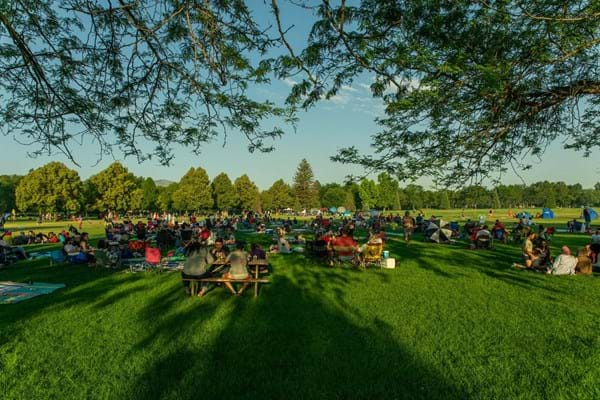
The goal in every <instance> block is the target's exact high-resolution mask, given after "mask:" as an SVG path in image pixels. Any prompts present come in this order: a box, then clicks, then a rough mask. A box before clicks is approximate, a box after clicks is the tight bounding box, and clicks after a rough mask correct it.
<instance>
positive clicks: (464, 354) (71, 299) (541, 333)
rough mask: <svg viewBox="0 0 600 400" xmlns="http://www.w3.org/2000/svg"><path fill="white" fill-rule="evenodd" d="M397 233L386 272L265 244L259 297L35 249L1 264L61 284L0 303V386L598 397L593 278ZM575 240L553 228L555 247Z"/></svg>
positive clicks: (81, 393)
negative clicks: (203, 290) (406, 239)
mask: <svg viewBox="0 0 600 400" xmlns="http://www.w3.org/2000/svg"><path fill="white" fill-rule="evenodd" d="M84 229H86V228H85V227H84ZM87 230H88V231H90V232H92V234H93V235H97V234H99V233H100V231H101V225H100V224H98V226H95V225H90V226H89V228H87ZM246 239H248V240H249V241H254V240H260V241H262V242H263V243H265V242H264V241H265V240H267V238H264V237H260V238H259V236H258V235H248V236H246ZM399 239H400V237H399V236H391V237H390V240H389V242H388V249H389V250H390V251H391V254H392V256H393V257H395V258H396V260H397V261H398V262H399V267H398V268H396V269H395V270H379V269H370V270H368V271H367V272H361V271H357V270H352V269H348V268H335V269H330V268H328V267H325V266H323V265H320V264H318V263H316V262H315V261H313V260H311V259H308V258H306V257H305V256H304V255H302V254H294V255H275V256H273V257H272V258H271V260H272V266H273V273H272V276H271V279H272V283H271V284H269V285H263V286H262V289H261V293H260V295H259V297H258V298H253V297H252V291H251V290H248V291H247V292H246V293H245V294H244V295H243V296H242V297H240V298H235V297H233V296H231V295H229V294H228V292H226V290H224V289H221V288H217V289H215V290H213V291H211V292H209V293H208V294H207V295H206V296H205V297H204V298H201V299H200V298H187V297H185V296H184V292H183V289H182V287H181V280H180V278H179V276H178V275H176V274H172V273H163V274H144V273H140V274H129V273H124V272H119V271H109V270H99V271H94V270H93V269H90V268H88V267H85V266H70V265H58V266H53V267H50V266H48V264H47V263H46V262H44V261H41V260H39V261H31V262H26V263H22V264H17V265H14V266H12V267H10V268H7V269H3V270H0V280H15V281H43V282H57V283H65V284H66V285H67V287H66V288H65V289H61V290H59V291H57V292H54V293H53V294H50V295H45V296H40V297H37V298H34V299H32V300H29V301H25V302H22V303H19V304H15V305H4V306H0V393H2V395H1V396H0V397H2V398H6V399H22V398H27V399H45V398H53V399H82V398H90V399H129V398H133V399H152V398H165V399H182V398H195V399H201V398H209V399H210V398H226V399H228V398H278V399H279V398H324V399H331V398H339V399H349V398H369V399H375V398H385V399H388V398H389V399H395V398H406V399H415V398H416V399H467V398H475V399H508V398H511V399H512V398H523V399H597V398H600V383H599V382H600V340H599V333H600V297H599V296H598V294H599V293H600V280H599V279H598V277H597V276H593V277H582V276H567V277H556V276H545V275H543V274H539V273H533V272H529V271H520V270H515V269H511V268H510V264H511V263H512V262H513V261H515V260H518V259H519V254H520V250H519V245H517V244H513V245H497V246H496V247H497V248H496V250H495V251H470V250H467V249H466V244H465V243H462V242H460V243H457V244H455V245H448V246H444V245H435V244H429V243H423V242H422V241H420V238H419V237H416V238H415V241H414V242H413V243H411V245H410V246H409V247H406V246H405V244H404V243H403V241H402V240H399ZM586 240H587V237H586V236H583V235H567V234H562V235H556V236H555V238H554V240H553V242H552V246H553V250H554V254H556V253H557V249H558V247H560V245H562V244H568V245H570V246H571V247H572V248H576V247H579V246H581V245H583V244H584V243H585V242H586Z"/></svg>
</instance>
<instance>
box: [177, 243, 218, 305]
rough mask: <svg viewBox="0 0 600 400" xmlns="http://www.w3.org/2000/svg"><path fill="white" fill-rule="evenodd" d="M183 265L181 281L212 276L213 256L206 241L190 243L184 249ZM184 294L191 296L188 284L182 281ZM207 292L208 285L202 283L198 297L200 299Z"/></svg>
mask: <svg viewBox="0 0 600 400" xmlns="http://www.w3.org/2000/svg"><path fill="white" fill-rule="evenodd" d="M185 256H186V258H185V263H184V264H183V271H182V272H181V278H182V279H201V278H208V277H210V276H212V275H213V270H212V268H211V265H212V263H213V262H214V258H213V256H212V255H211V254H210V251H209V250H208V247H207V245H206V241H197V240H194V241H192V242H191V243H190V244H189V245H188V246H187V247H186V249H185ZM183 287H184V288H185V293H186V294H187V295H188V296H189V295H190V294H191V290H190V282H189V281H185V280H184V281H183ZM207 291H208V283H206V282H202V284H201V285H200V291H199V292H198V296H200V297H202V296H204V295H205V294H206V292H207Z"/></svg>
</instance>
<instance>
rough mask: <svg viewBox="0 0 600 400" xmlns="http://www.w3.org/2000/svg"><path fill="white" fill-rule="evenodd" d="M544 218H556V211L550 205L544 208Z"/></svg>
mask: <svg viewBox="0 0 600 400" xmlns="http://www.w3.org/2000/svg"><path fill="white" fill-rule="evenodd" d="M542 218H543V219H552V218H554V211H552V210H551V209H549V208H548V207H544V208H543V209H542Z"/></svg>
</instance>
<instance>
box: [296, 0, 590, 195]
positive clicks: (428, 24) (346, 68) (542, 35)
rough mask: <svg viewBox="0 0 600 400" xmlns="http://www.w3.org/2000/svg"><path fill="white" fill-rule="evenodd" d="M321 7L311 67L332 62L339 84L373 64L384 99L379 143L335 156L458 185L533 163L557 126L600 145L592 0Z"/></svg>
mask: <svg viewBox="0 0 600 400" xmlns="http://www.w3.org/2000/svg"><path fill="white" fill-rule="evenodd" d="M319 12H320V15H321V17H322V19H321V21H320V22H318V23H317V24H316V25H315V27H314V28H313V32H312V36H311V44H310V46H309V48H308V50H307V51H306V52H305V53H304V59H305V60H306V62H307V63H308V62H310V64H311V66H312V67H313V68H314V69H316V71H317V72H316V73H315V75H317V76H318V77H321V76H325V75H330V74H331V71H332V70H333V71H335V72H336V74H335V79H333V85H332V87H331V89H330V90H331V91H334V92H335V91H336V90H337V89H338V88H339V87H340V86H341V85H342V84H345V83H348V82H351V81H352V79H353V78H354V77H355V76H356V75H357V73H360V72H369V73H372V74H373V75H374V76H375V82H374V83H373V84H372V85H371V90H372V92H373V94H374V95H375V96H379V97H381V98H382V99H383V102H384V104H385V116H384V117H382V118H379V119H378V122H379V124H380V125H381V127H382V130H381V131H380V132H379V133H377V134H376V135H375V136H374V137H373V149H374V152H375V154H374V155H364V154H361V153H360V152H359V151H358V149H356V148H354V147H350V148H346V149H343V150H341V151H340V152H339V154H338V155H337V156H335V157H334V159H335V160H337V161H341V162H348V163H357V164H360V165H363V166H365V167H367V168H369V169H373V170H385V171H388V172H390V173H393V174H395V175H397V176H399V177H400V178H401V179H410V178H415V177H418V176H421V175H432V176H435V177H437V178H438V179H439V181H440V182H441V183H452V184H456V183H463V182H465V181H467V180H469V179H471V178H475V180H476V181H477V180H479V179H481V178H482V177H486V176H489V175H490V174H491V173H492V172H495V171H500V172H502V171H506V169H507V168H508V167H509V166H512V167H513V168H523V167H526V165H524V162H523V159H522V157H523V156H524V155H534V156H537V155H540V154H542V153H543V152H544V150H545V149H546V147H547V146H548V145H549V144H550V142H552V141H553V140H555V139H557V138H558V137H559V136H563V135H564V136H565V137H566V138H567V139H568V144H567V147H573V148H578V149H581V150H583V151H584V153H589V151H590V149H591V147H592V146H598V145H600V139H599V138H600V135H599V133H600V119H599V118H598V116H599V106H600V96H599V95H600V63H599V62H598V60H599V59H600V38H599V37H600V3H598V2H597V1H595V0H587V1H577V2H573V1H567V0H479V1H467V0H453V1H443V0H434V1H430V0H419V1H414V0H406V1H402V0H401V1H379V0H363V1H360V3H359V4H358V5H357V6H348V5H346V4H345V2H342V3H341V5H339V6H337V7H334V6H332V5H330V2H329V1H327V0H324V1H323V4H322V5H321V6H320V8H319ZM308 85H309V84H308Z"/></svg>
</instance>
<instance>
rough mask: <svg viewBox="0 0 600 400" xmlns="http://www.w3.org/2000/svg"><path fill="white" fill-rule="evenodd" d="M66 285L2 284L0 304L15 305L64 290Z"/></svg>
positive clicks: (40, 283) (0, 287)
mask: <svg viewBox="0 0 600 400" xmlns="http://www.w3.org/2000/svg"><path fill="white" fill-rule="evenodd" d="M64 287H65V284H64V283H44V282H30V283H19V282H10V281H8V282H0V304H13V303H18V302H20V301H23V300H28V299H31V298H33V297H37V296H40V295H42V294H48V293H52V292H54V291H55V290H56V289H60V288H64Z"/></svg>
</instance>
